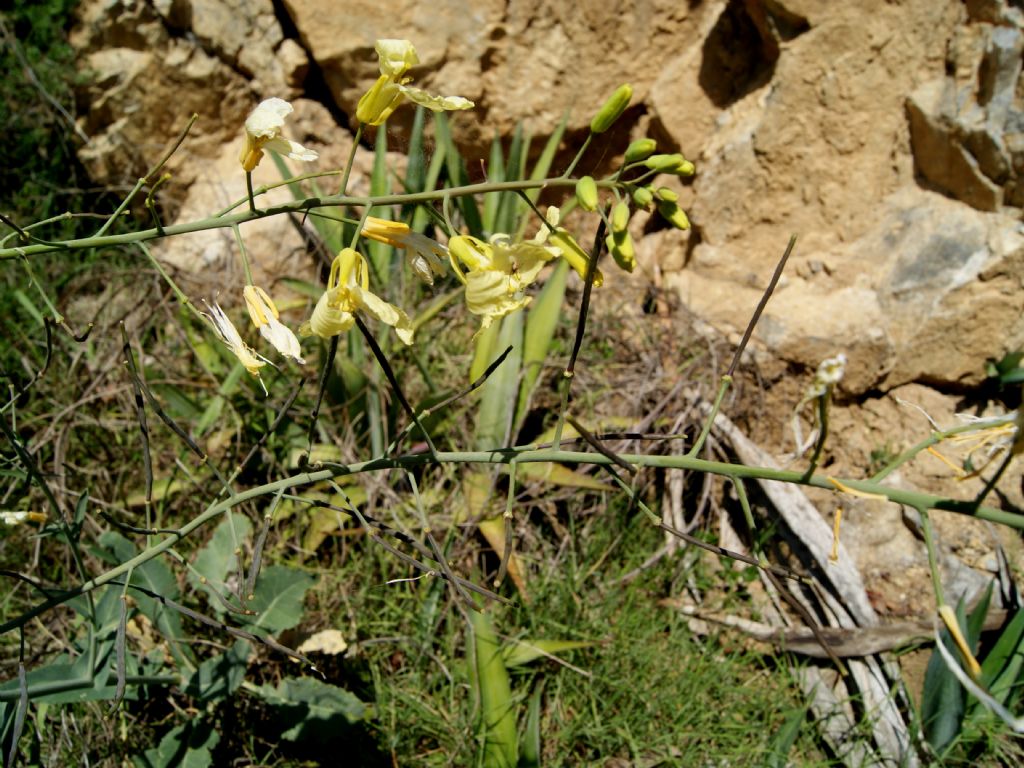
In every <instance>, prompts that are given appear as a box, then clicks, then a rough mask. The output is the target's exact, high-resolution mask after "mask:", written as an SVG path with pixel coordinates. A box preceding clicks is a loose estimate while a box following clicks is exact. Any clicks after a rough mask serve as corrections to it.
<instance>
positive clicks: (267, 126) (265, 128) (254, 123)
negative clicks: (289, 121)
mask: <svg viewBox="0 0 1024 768" xmlns="http://www.w3.org/2000/svg"><path fill="white" fill-rule="evenodd" d="M292 111H293V110H292V105H291V104H289V103H288V102H287V101H285V100H284V99H278V98H272V99H267V100H266V101H262V102H260V104H259V106H258V107H256V109H254V110H253V111H252V113H251V114H250V115H249V117H248V118H246V120H245V146H244V147H242V154H241V155H239V157H238V161H239V162H240V163H241V164H242V168H243V170H245V172H246V173H249V172H250V171H252V170H253V169H254V168H255V167H256V166H257V165H259V164H260V160H262V159H263V150H264V149H270V150H273V151H274V152H277V153H278V154H279V155H286V156H288V157H290V158H291V159H292V160H307V161H308V160H316V159H317V157H318V155H317V153H316V152H314V151H313V150H311V149H306V148H305V147H304V146H302V145H301V144H299V143H297V142H294V141H291V140H290V139H286V138H284V137H283V136H282V135H281V130H282V129H283V128H284V119H285V118H286V117H287V116H288V115H290V114H291V113H292Z"/></svg>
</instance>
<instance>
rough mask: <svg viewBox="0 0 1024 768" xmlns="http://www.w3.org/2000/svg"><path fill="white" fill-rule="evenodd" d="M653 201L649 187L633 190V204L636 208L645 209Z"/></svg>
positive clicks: (652, 194)
mask: <svg viewBox="0 0 1024 768" xmlns="http://www.w3.org/2000/svg"><path fill="white" fill-rule="evenodd" d="M653 200H654V192H652V191H651V188H650V187H637V188H636V189H634V190H633V202H634V203H636V207H637V208H647V207H649V206H650V204H651V202H652V201H653Z"/></svg>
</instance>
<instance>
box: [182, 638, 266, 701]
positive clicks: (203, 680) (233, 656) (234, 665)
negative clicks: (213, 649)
mask: <svg viewBox="0 0 1024 768" xmlns="http://www.w3.org/2000/svg"><path fill="white" fill-rule="evenodd" d="M251 650H252V646H251V645H249V643H248V642H247V641H245V640H238V641H236V642H235V644H234V645H233V646H231V649H230V650H229V651H227V652H226V653H219V654H217V655H216V656H214V657H213V658H210V659H207V660H206V661H204V662H203V663H202V664H200V665H199V667H198V669H196V671H195V672H193V673H192V675H191V676H190V677H189V678H188V680H187V681H186V682H185V686H184V689H185V693H187V694H188V695H189V696H195V697H196V698H197V699H199V701H201V702H207V701H213V700H214V699H224V698H227V697H228V696H230V695H231V694H233V693H234V692H235V691H237V690H238V687H239V686H240V685H241V684H242V681H243V680H244V679H245V670H246V669H247V668H248V666H249V653H250V651H251Z"/></svg>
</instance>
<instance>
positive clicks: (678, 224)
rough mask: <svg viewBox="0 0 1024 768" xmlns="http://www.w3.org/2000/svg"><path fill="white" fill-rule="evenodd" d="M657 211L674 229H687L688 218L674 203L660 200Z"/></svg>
mask: <svg viewBox="0 0 1024 768" xmlns="http://www.w3.org/2000/svg"><path fill="white" fill-rule="evenodd" d="M658 213H660V214H661V217H662V218H663V219H664V220H665V221H667V222H668V223H669V224H671V225H672V226H673V227H675V228H676V229H689V228H690V220H689V219H688V218H687V217H686V213H685V212H684V211H683V209H682V208H680V207H679V206H678V205H677V204H676V203H674V202H670V201H667V200H662V201H660V202H659V203H658Z"/></svg>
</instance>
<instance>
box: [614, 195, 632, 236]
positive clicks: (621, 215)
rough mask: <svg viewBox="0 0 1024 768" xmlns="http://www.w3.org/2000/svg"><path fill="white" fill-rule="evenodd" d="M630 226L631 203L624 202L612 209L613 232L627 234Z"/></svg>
mask: <svg viewBox="0 0 1024 768" xmlns="http://www.w3.org/2000/svg"><path fill="white" fill-rule="evenodd" d="M627 226H629V203H627V202H626V201H625V200H622V201H621V202H620V203H619V204H618V205H616V206H615V208H613V209H612V232H614V233H615V234H618V233H619V232H625V231H626V227H627Z"/></svg>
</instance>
